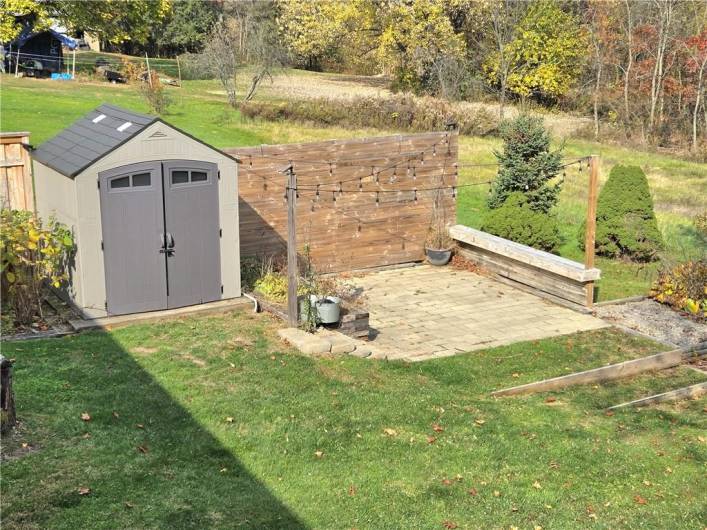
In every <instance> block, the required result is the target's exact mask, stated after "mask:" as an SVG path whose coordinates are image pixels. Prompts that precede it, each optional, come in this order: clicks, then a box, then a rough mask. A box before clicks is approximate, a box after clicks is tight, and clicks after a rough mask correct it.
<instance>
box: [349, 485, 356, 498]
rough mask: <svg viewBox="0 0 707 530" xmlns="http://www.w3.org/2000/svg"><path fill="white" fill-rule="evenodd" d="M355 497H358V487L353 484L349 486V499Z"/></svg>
mask: <svg viewBox="0 0 707 530" xmlns="http://www.w3.org/2000/svg"><path fill="white" fill-rule="evenodd" d="M354 495H356V486H354V485H353V484H351V485H350V486H349V497H353V496H354Z"/></svg>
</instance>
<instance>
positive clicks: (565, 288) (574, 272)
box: [449, 225, 601, 310]
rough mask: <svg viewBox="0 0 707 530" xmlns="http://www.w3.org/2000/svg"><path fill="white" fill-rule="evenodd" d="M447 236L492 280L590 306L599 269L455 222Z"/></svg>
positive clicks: (578, 306) (572, 304)
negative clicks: (487, 272)
mask: <svg viewBox="0 0 707 530" xmlns="http://www.w3.org/2000/svg"><path fill="white" fill-rule="evenodd" d="M449 235H450V236H451V237H452V239H454V240H456V242H457V244H458V252H459V254H460V255H461V256H462V257H464V258H466V259H468V260H470V261H473V262H476V263H478V264H479V265H480V266H482V267H483V268H485V269H487V270H488V271H489V272H490V273H492V274H493V275H494V276H495V278H496V279H498V280H500V281H502V282H504V283H508V284H510V285H513V286H514V287H517V288H520V289H523V290H527V291H530V292H533V293H534V294H539V295H541V296H543V297H545V298H548V299H550V300H552V301H554V302H558V303H560V304H562V305H565V306H569V307H572V308H573V309H584V310H586V308H587V307H588V306H590V305H591V302H588V300H590V301H591V300H592V298H591V297H588V296H587V292H590V293H592V296H593V289H594V282H595V281H596V280H598V279H599V276H600V273H601V271H600V270H599V269H586V268H585V267H584V265H583V264H582V263H578V262H576V261H572V260H570V259H567V258H563V257H561V256H556V255H555V254H550V253H549V252H544V251H542V250H538V249H535V248H532V247H528V246H526V245H522V244H520V243H516V242H515V241H509V240H508V239H503V238H502V237H498V236H494V235H492V234H488V233H486V232H482V231H481V230H476V229H474V228H469V227H468V226H462V225H455V226H452V227H451V228H450V229H449Z"/></svg>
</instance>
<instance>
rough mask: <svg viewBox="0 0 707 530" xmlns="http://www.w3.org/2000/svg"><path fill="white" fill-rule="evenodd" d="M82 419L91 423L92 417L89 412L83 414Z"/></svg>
mask: <svg viewBox="0 0 707 530" xmlns="http://www.w3.org/2000/svg"><path fill="white" fill-rule="evenodd" d="M81 419H82V420H83V421H91V416H90V415H89V414H88V412H82V413H81Z"/></svg>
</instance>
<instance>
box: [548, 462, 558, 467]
mask: <svg viewBox="0 0 707 530" xmlns="http://www.w3.org/2000/svg"><path fill="white" fill-rule="evenodd" d="M550 467H551V468H552V469H559V468H560V464H558V463H557V462H550Z"/></svg>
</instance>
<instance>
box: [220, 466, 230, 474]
mask: <svg viewBox="0 0 707 530" xmlns="http://www.w3.org/2000/svg"><path fill="white" fill-rule="evenodd" d="M226 471H228V468H227V467H222V468H221V469H219V470H218V472H219V473H225V472H226Z"/></svg>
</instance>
